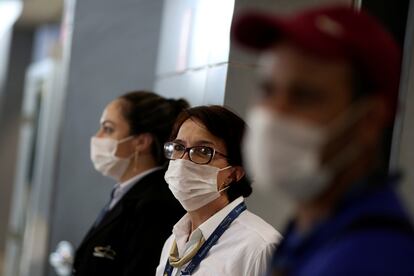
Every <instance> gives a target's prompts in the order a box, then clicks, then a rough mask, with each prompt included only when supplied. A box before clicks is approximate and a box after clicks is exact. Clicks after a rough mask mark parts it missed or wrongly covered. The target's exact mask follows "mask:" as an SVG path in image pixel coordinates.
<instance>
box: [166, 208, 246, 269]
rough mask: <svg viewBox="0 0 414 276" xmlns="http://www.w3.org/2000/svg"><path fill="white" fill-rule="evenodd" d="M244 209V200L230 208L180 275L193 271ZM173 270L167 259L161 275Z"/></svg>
mask: <svg viewBox="0 0 414 276" xmlns="http://www.w3.org/2000/svg"><path fill="white" fill-rule="evenodd" d="M245 210H246V204H245V203H244V202H241V203H240V204H239V205H237V206H236V207H234V209H233V210H231V212H230V213H229V214H228V215H227V216H226V217H225V218H224V219H223V220H222V221H221V222H220V224H219V225H218V226H217V228H216V229H215V230H214V232H213V233H212V234H211V235H210V237H209V238H208V239H207V240H206V242H205V243H204V244H203V245H202V246H201V247H200V249H199V250H198V251H197V254H195V255H194V257H193V258H192V260H191V262H190V263H189V264H188V266H187V267H186V268H185V269H184V270H183V271H181V275H191V274H192V273H193V271H194V270H195V269H196V268H197V267H198V265H199V264H200V262H201V261H202V260H203V259H204V258H205V257H206V255H207V253H208V252H209V251H210V249H211V248H212V247H213V245H215V244H216V242H217V241H218V240H219V238H220V237H221V236H222V235H223V233H224V232H225V231H226V230H227V229H228V228H229V226H230V224H231V223H232V222H233V221H234V220H235V219H236V218H237V217H238V216H239V215H240V214H241V213H243V211H245ZM173 270H174V267H173V266H172V265H170V262H169V260H167V264H166V265H165V269H164V274H163V275H164V276H171V274H172V272H173Z"/></svg>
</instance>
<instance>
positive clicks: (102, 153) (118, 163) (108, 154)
mask: <svg viewBox="0 0 414 276" xmlns="http://www.w3.org/2000/svg"><path fill="white" fill-rule="evenodd" d="M132 138H134V136H128V137H126V138H124V139H122V140H119V141H117V140H115V139H111V138H99V137H92V138H91V160H92V163H93V165H94V167H95V169H96V170H97V171H99V172H101V173H102V174H103V175H105V176H109V177H112V178H114V179H115V180H117V181H119V179H120V178H121V176H122V175H123V174H124V173H125V171H126V169H127V168H128V165H129V162H130V157H129V158H120V157H117V156H115V153H116V150H117V148H118V145H119V144H121V143H123V142H126V141H128V140H130V139H132Z"/></svg>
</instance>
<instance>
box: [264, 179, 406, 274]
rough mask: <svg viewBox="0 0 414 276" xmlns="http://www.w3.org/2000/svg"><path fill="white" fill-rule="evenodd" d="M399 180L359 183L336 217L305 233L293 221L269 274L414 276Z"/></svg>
mask: <svg viewBox="0 0 414 276" xmlns="http://www.w3.org/2000/svg"><path fill="white" fill-rule="evenodd" d="M377 181H378V180H377ZM382 181H383V180H382ZM396 182H398V178H397V177H389V178H388V179H387V181H386V183H384V184H381V185H376V186H375V185H365V184H366V183H364V181H362V183H358V184H356V185H354V189H353V192H352V193H349V194H348V195H347V196H346V198H345V200H344V201H343V202H342V203H341V204H340V205H339V206H338V208H337V209H336V211H335V212H334V213H333V214H332V216H330V217H329V218H327V219H326V220H324V221H322V222H320V223H319V224H318V225H316V226H315V227H314V228H313V229H312V230H311V231H309V232H308V233H307V234H306V235H300V234H299V233H298V232H297V231H296V229H295V225H294V223H291V224H290V225H289V226H288V229H287V231H286V232H285V234H284V240H283V241H282V243H281V244H280V246H279V247H278V248H277V251H276V253H275V255H274V257H273V261H272V273H273V274H272V273H270V275H301V276H302V275H309V276H313V275H315V276H316V275H318V276H325V275H326V276H328V275H329V276H331V275H336V276H338V275H354V276H355V275H414V231H413V228H412V224H411V223H410V219H409V217H408V215H407V213H406V211H405V210H404V208H403V206H402V204H401V202H400V200H399V198H398V197H397V195H396V193H395V191H394V187H395V185H394V184H395V183H396ZM355 187H356V188H355ZM361 187H362V189H361ZM368 187H370V188H368Z"/></svg>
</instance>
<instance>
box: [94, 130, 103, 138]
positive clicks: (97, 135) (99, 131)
mask: <svg viewBox="0 0 414 276" xmlns="http://www.w3.org/2000/svg"><path fill="white" fill-rule="evenodd" d="M94 137H98V138H101V137H103V131H102V130H101V129H99V130H98V131H97V132H96V133H95V135H94Z"/></svg>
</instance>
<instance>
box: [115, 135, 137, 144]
mask: <svg viewBox="0 0 414 276" xmlns="http://www.w3.org/2000/svg"><path fill="white" fill-rule="evenodd" d="M134 137H135V135H129V136H128V137H125V138H123V139H121V140H119V141H118V145H119V144H122V143H124V142H126V141H129V140H131V139H133V138H134Z"/></svg>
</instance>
